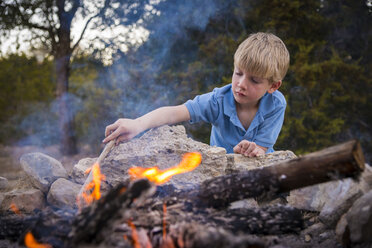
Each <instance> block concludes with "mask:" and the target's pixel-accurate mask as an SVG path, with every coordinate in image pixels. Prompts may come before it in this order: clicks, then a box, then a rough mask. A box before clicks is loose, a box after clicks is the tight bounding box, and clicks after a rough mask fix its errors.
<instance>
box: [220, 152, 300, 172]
mask: <svg viewBox="0 0 372 248" xmlns="http://www.w3.org/2000/svg"><path fill="white" fill-rule="evenodd" d="M294 158H297V156H296V155H295V154H294V153H293V152H292V151H276V152H273V153H268V154H265V155H261V156H258V157H253V158H249V157H245V156H243V155H241V154H227V161H228V164H227V167H226V173H228V174H229V173H237V172H240V171H247V170H253V169H256V168H259V167H263V166H269V165H272V164H275V163H279V162H282V161H286V160H290V159H294Z"/></svg>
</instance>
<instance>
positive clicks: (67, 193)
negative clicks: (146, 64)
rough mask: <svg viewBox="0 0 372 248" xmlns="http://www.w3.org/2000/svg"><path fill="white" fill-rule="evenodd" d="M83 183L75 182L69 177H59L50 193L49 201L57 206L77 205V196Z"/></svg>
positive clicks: (51, 187)
mask: <svg viewBox="0 0 372 248" xmlns="http://www.w3.org/2000/svg"><path fill="white" fill-rule="evenodd" d="M80 188H81V185H80V184H76V183H73V182H71V181H69V180H67V179H64V178H59V179H57V180H56V181H55V182H54V183H53V184H52V186H50V190H49V193H48V197H47V201H48V203H49V204H51V205H54V206H56V207H60V208H63V207H66V206H67V207H76V196H77V195H78V193H79V191H80Z"/></svg>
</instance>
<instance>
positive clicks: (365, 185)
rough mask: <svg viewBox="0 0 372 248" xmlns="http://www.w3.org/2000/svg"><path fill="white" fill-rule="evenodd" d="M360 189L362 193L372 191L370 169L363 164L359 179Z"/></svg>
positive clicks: (371, 168) (371, 170) (371, 171)
mask: <svg viewBox="0 0 372 248" xmlns="http://www.w3.org/2000/svg"><path fill="white" fill-rule="evenodd" d="M360 187H361V189H362V191H363V192H364V193H367V192H368V191H370V190H371V189H372V167H371V166H370V165H369V164H365V167H364V171H363V172H362V175H361V177H360Z"/></svg>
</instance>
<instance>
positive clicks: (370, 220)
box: [346, 190, 372, 245]
mask: <svg viewBox="0 0 372 248" xmlns="http://www.w3.org/2000/svg"><path fill="white" fill-rule="evenodd" d="M346 220H347V225H348V230H349V231H350V240H351V242H352V243H371V245H372V190H371V191H369V192H368V193H366V194H364V195H363V196H362V197H360V198H359V199H358V200H356V201H355V202H354V204H353V206H352V207H351V208H350V209H349V211H348V212H347V214H346Z"/></svg>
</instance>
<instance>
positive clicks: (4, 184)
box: [0, 177, 9, 190]
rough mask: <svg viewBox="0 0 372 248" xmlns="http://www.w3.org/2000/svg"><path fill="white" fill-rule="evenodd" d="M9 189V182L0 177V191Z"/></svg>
mask: <svg viewBox="0 0 372 248" xmlns="http://www.w3.org/2000/svg"><path fill="white" fill-rule="evenodd" d="M8 187H9V181H8V179H6V178H5V177H0V190H6V189H7V188H8Z"/></svg>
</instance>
